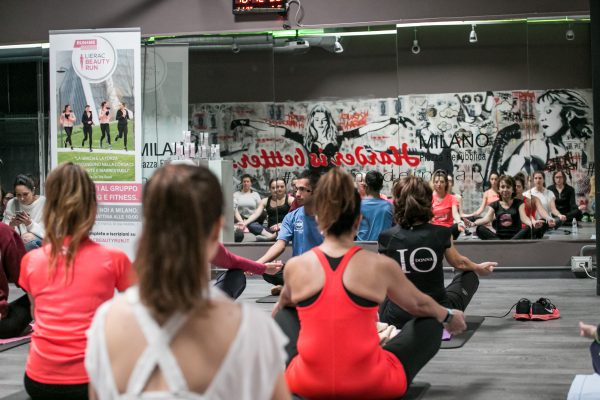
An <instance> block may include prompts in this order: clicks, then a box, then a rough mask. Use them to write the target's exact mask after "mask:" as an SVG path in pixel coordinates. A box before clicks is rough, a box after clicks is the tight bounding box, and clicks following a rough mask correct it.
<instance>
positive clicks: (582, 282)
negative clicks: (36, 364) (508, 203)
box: [0, 278, 600, 400]
mask: <svg viewBox="0 0 600 400" xmlns="http://www.w3.org/2000/svg"><path fill="white" fill-rule="evenodd" d="M11 289H12V288H11ZM268 290H269V285H268V284H267V283H265V282H264V281H263V280H262V279H249V280H248V287H247V289H246V291H245V292H244V294H243V296H242V297H241V299H240V301H243V302H250V303H253V304H254V303H255V300H256V299H257V298H259V297H262V296H264V295H266V294H267V293H268ZM17 294H18V292H17V291H16V290H13V291H12V293H11V297H14V296H16V295H17ZM521 297H527V298H529V299H531V300H532V301H535V300H537V299H538V298H539V297H549V298H550V299H551V300H552V301H553V302H554V304H556V305H557V306H558V308H559V310H560V312H561V315H562V317H561V318H560V319H558V320H554V321H547V322H533V321H526V322H519V321H515V320H513V319H512V318H511V317H510V316H507V317H505V318H501V319H494V318H486V320H485V321H484V323H483V325H482V326H481V328H480V329H479V330H478V331H477V332H476V333H475V334H474V335H473V337H472V338H471V340H470V341H469V342H468V343H467V344H466V345H465V346H464V347H462V348H460V349H456V350H440V352H439V353H438V354H437V355H436V357H435V358H434V359H433V360H432V361H431V362H430V363H429V364H428V365H427V366H426V367H425V368H424V369H423V370H422V371H421V373H419V375H418V376H417V378H416V381H420V382H429V383H430V384H431V388H430V389H429V391H428V392H427V394H426V395H425V399H427V400H434V399H439V400H446V399H447V400H450V399H465V400H468V399H478V400H479V399H485V400H494V399H498V400H507V399H544V400H547V399H565V398H566V395H567V392H568V390H569V386H570V383H571V381H572V380H573V377H574V375H575V374H590V373H591V372H592V367H591V361H590V357H589V350H588V347H589V343H590V341H589V340H587V339H583V338H580V337H579V336H578V329H577V323H578V321H580V320H584V321H587V322H589V323H594V324H595V323H598V322H600V312H599V311H600V307H599V305H600V297H598V296H596V282H595V281H592V280H591V279H575V278H572V279H570V278H569V279H527V278H522V279H483V280H482V282H481V285H480V288H479V291H478V293H477V294H476V296H475V298H474V299H473V302H472V303H471V305H470V306H469V308H468V309H467V313H468V314H473V315H502V314H504V313H505V312H506V311H508V309H509V307H510V306H512V305H513V304H514V303H516V302H517V301H518V300H519V299H520V298H521ZM256 306H257V307H260V308H261V309H264V310H265V312H268V311H269V310H270V308H271V307H272V305H270V304H256ZM27 351H28V346H21V347H18V348H15V349H12V350H8V351H5V352H2V353H0V399H1V398H2V397H4V396H7V395H9V394H12V393H14V392H17V391H19V390H22V386H21V385H22V383H21V382H22V376H23V370H24V366H25V361H26V357H27Z"/></svg>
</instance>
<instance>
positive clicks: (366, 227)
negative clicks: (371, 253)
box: [356, 198, 393, 241]
mask: <svg viewBox="0 0 600 400" xmlns="http://www.w3.org/2000/svg"><path fill="white" fill-rule="evenodd" d="M360 213H361V214H362V221H361V222H360V226H359V227H358V234H357V235H356V239H357V240H359V241H363V240H377V239H379V234H380V233H381V232H382V231H384V230H386V229H389V228H391V227H392V221H393V216H392V204H391V203H390V202H389V201H385V200H383V199H371V198H368V199H362V200H361V202H360Z"/></svg>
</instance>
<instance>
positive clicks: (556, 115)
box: [537, 101, 563, 137]
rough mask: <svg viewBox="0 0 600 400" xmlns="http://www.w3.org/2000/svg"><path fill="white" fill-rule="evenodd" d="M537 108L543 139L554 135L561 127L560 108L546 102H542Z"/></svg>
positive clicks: (557, 105)
mask: <svg viewBox="0 0 600 400" xmlns="http://www.w3.org/2000/svg"><path fill="white" fill-rule="evenodd" d="M537 107H538V111H539V116H540V128H541V129H542V133H543V134H544V137H552V136H554V135H556V133H557V132H558V131H560V129H561V128H562V126H563V122H562V119H561V117H560V112H561V109H562V108H561V106H560V105H559V104H552V103H550V102H548V101H542V102H540V103H539V104H538V106H537Z"/></svg>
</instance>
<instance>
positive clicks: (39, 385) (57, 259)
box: [19, 163, 132, 400]
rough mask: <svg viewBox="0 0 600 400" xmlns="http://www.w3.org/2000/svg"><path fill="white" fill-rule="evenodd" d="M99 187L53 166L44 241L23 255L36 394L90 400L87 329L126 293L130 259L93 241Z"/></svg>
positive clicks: (81, 173) (30, 388)
mask: <svg viewBox="0 0 600 400" xmlns="http://www.w3.org/2000/svg"><path fill="white" fill-rule="evenodd" d="M96 208H97V204H96V188H95V185H94V182H92V180H91V179H90V177H89V176H88V174H87V173H86V172H85V170H84V169H83V168H82V167H80V166H79V165H75V164H73V163H64V164H60V165H59V166H58V167H56V168H55V169H54V170H53V171H52V172H50V174H49V175H48V178H47V179H46V203H45V205H44V212H43V215H44V225H45V226H48V227H53V228H52V229H48V230H47V231H46V237H45V238H44V242H45V244H44V246H43V247H42V248H40V249H36V250H33V251H31V252H29V253H27V254H26V255H25V257H23V260H22V261H21V271H20V276H19V286H21V287H22V288H23V290H25V291H26V292H27V293H28V294H29V297H30V301H31V307H32V309H33V316H34V319H35V330H34V331H33V335H32V336H31V346H30V348H29V357H28V358H27V366H26V367H25V390H26V391H27V393H28V394H29V396H31V398H32V399H34V400H35V399H86V398H87V396H88V375H87V373H86V372H85V368H84V365H83V360H84V355H85V346H86V331H87V329H88V328H89V326H90V323H91V322H92V317H93V316H94V313H95V312H96V309H97V308H98V307H99V306H100V304H102V303H103V302H104V301H106V300H108V299H110V298H111V297H113V295H114V292H115V289H118V290H125V289H126V288H127V287H128V286H129V284H130V282H131V279H132V276H131V272H132V271H131V263H130V262H129V259H128V258H127V255H125V253H123V252H122V251H121V250H117V249H109V248H105V247H103V246H101V245H99V244H98V243H95V242H94V241H92V240H91V239H90V238H89V237H88V234H89V231H90V230H91V229H92V226H93V225H94V222H95V220H96Z"/></svg>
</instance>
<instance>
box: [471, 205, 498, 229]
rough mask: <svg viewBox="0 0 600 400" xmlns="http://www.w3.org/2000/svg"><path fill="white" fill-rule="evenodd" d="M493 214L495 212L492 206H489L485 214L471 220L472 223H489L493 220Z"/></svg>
mask: <svg viewBox="0 0 600 400" xmlns="http://www.w3.org/2000/svg"><path fill="white" fill-rule="evenodd" d="M495 215H496V213H495V212H494V210H493V209H492V208H490V209H489V210H488V212H487V213H486V214H485V216H484V217H482V218H479V219H477V220H475V222H473V225H475V226H478V225H486V224H489V223H490V222H492V221H493V220H494V218H495Z"/></svg>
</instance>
